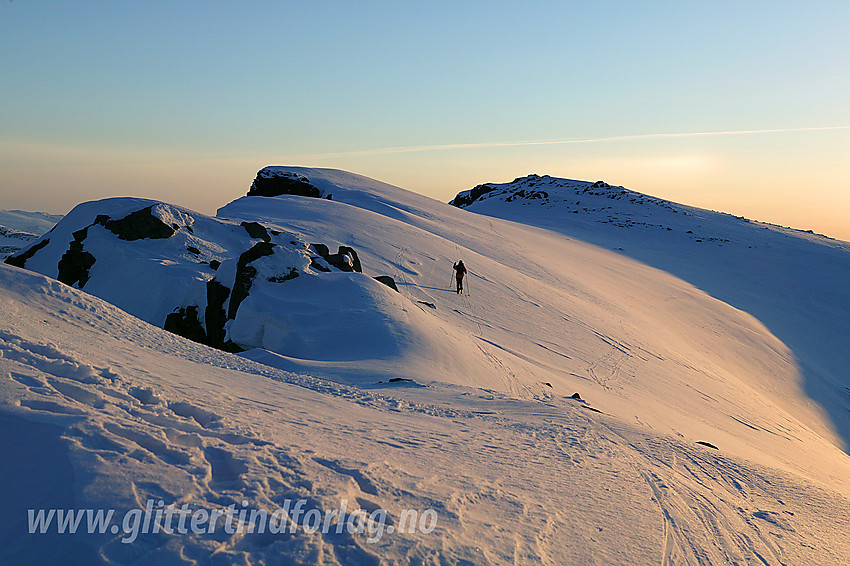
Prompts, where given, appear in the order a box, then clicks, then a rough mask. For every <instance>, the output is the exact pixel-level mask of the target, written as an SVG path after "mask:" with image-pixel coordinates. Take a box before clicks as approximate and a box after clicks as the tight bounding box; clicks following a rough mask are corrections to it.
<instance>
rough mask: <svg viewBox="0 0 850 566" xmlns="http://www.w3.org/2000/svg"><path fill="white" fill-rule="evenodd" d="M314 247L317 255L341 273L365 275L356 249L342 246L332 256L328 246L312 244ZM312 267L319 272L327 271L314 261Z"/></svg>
mask: <svg viewBox="0 0 850 566" xmlns="http://www.w3.org/2000/svg"><path fill="white" fill-rule="evenodd" d="M312 246H313V249H314V250H316V253H318V254H319V255H320V256H322V258H323V259H324V260H325V261H326V262H328V263H329V264H330V265H332V266H333V267H335V268H337V269H339V270H340V271H348V272H352V271H354V272H357V273H363V266H362V265H361V264H360V258H359V257H357V252H356V251H355V250H354V248H351V247H349V246H340V247H339V249H338V250H337V253H335V254H332V253H331V251H330V249H329V248H328V246H326V245H325V244H312ZM311 265H312V266H313V267H316V268H317V269H318V270H319V271H327V270H326V269H325V268H324V267H322V266H320V265H319V264H317V263H316V262H315V261H313V264H311Z"/></svg>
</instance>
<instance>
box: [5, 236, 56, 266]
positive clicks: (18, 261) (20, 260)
mask: <svg viewBox="0 0 850 566" xmlns="http://www.w3.org/2000/svg"><path fill="white" fill-rule="evenodd" d="M48 243H50V238H45V239H43V240H42V241H40V242H39V243H37V244H36V245H34V246H32V247H31V248H30V249H28V250H25V251H24V252H23V253H20V254H18V255H13V256H10V257H7V258H6V262H5V263H8V264H9V265H14V266H15V267H20V268H22V269H23V268H24V266H25V265H26V263H27V260H28V259H29V258H31V257H32V256H34V255H35V253H36V252H37V251H38V250H40V249H41V248H43V247H44V246H46V245H47V244H48Z"/></svg>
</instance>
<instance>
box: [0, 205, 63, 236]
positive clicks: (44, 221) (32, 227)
mask: <svg viewBox="0 0 850 566" xmlns="http://www.w3.org/2000/svg"><path fill="white" fill-rule="evenodd" d="M62 216H63V215H62V214H48V213H47V212H30V211H27V210H0V225H3V226H6V227H8V228H10V229H12V230H15V231H18V232H27V233H29V234H35V235H36V236H41V235H42V234H45V233H47V232H49V231H50V229H51V228H53V227H54V226H55V225H56V223H57V222H59V221H60V220H62Z"/></svg>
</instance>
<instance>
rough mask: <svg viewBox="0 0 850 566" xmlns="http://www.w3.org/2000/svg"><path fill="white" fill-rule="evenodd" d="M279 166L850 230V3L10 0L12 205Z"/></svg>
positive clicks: (5, 184)
mask: <svg viewBox="0 0 850 566" xmlns="http://www.w3.org/2000/svg"><path fill="white" fill-rule="evenodd" d="M265 165H304V166H318V167H334V168H339V169H345V170H348V171H352V172H356V173H361V174H364V175H367V176H370V177H374V178H377V179H380V180H382V181H386V182H389V183H392V184H395V185H399V186H402V187H404V188H408V189H411V190H414V191H417V192H420V193H423V194H427V195H429V196H432V197H434V198H438V199H440V200H443V201H447V200H449V199H450V198H452V197H453V196H454V194H455V193H457V192H458V191H460V190H465V189H468V188H470V187H472V186H474V185H476V184H479V183H483V182H488V181H494V182H504V181H509V180H511V179H513V178H515V177H519V176H523V175H526V174H529V173H538V174H541V175H543V174H548V175H553V176H557V177H567V178H573V179H584V180H590V181H595V180H597V179H602V180H605V181H607V182H609V183H611V184H615V185H624V186H626V187H628V188H630V189H633V190H637V191H640V192H644V193H648V194H652V195H655V196H660V197H664V198H669V199H671V200H675V201H678V202H681V203H685V204H691V205H695V206H701V207H705V208H710V209H714V210H722V211H725V212H730V213H733V214H737V215H744V216H747V217H750V218H754V219H757V220H763V221H769V222H775V223H778V224H782V225H790V226H793V227H796V228H802V229H814V230H815V231H816V232H821V233H825V234H827V235H830V236H833V237H837V238H841V239H844V240H850V2H848V1H847V0H837V1H808V2H784V1H770V2H768V1H753V2H741V1H740V0H739V1H737V2H714V1H705V2H690V1H681V0H680V1H669V2H661V1H647V2H627V1H621V2H616V1H610V2H605V1H599V2H590V1H587V2H567V1H561V2H542V1H541V2H497V1H488V2H462V1H455V2H441V1H429V2H404V1H395V2H353V1H352V2H329V1H328V2H323V1H313V2H307V1H300V2H289V1H278V2H272V1H263V2H253V1H250V0H247V1H242V2H219V1H204V2H199V1H180V0H171V1H165V2H155V1H144V2H125V1H115V0H112V1H103V2H93V1H86V0H80V1H39V0H14V1H9V0H2V1H0V171H2V177H0V208H3V209H12V208H22V209H26V210H45V211H48V212H58V213H64V212H67V211H68V210H69V209H70V208H71V207H73V205H75V204H77V203H78V202H80V201H84V200H92V199H96V198H102V197H107V196H127V195H132V196H143V197H149V198H155V199H161V200H165V201H168V202H173V203H176V204H181V205H184V206H187V207H189V208H192V209H194V210H198V211H200V212H204V213H213V212H214V211H215V209H216V208H218V207H220V206H222V205H224V204H226V203H227V202H229V201H231V200H233V199H235V198H237V197H238V196H241V195H243V194H244V193H245V192H246V191H247V189H248V187H249V186H250V183H251V180H252V179H253V177H254V175H255V174H256V172H257V170H258V169H260V168H261V167H263V166H265Z"/></svg>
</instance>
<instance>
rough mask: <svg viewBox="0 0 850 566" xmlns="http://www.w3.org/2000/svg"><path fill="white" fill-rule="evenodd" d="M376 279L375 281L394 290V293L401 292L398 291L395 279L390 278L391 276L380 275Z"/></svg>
mask: <svg viewBox="0 0 850 566" xmlns="http://www.w3.org/2000/svg"><path fill="white" fill-rule="evenodd" d="M374 279H375V280H376V281H379V282H381V283H383V284H384V285H386V286H387V287H389V288H390V289H392V290H393V291H395V292H396V293H398V292H399V291H398V287H396V284H395V279H393V278H392V277H390V276H389V275H378V276H377V277H375V278H374Z"/></svg>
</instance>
